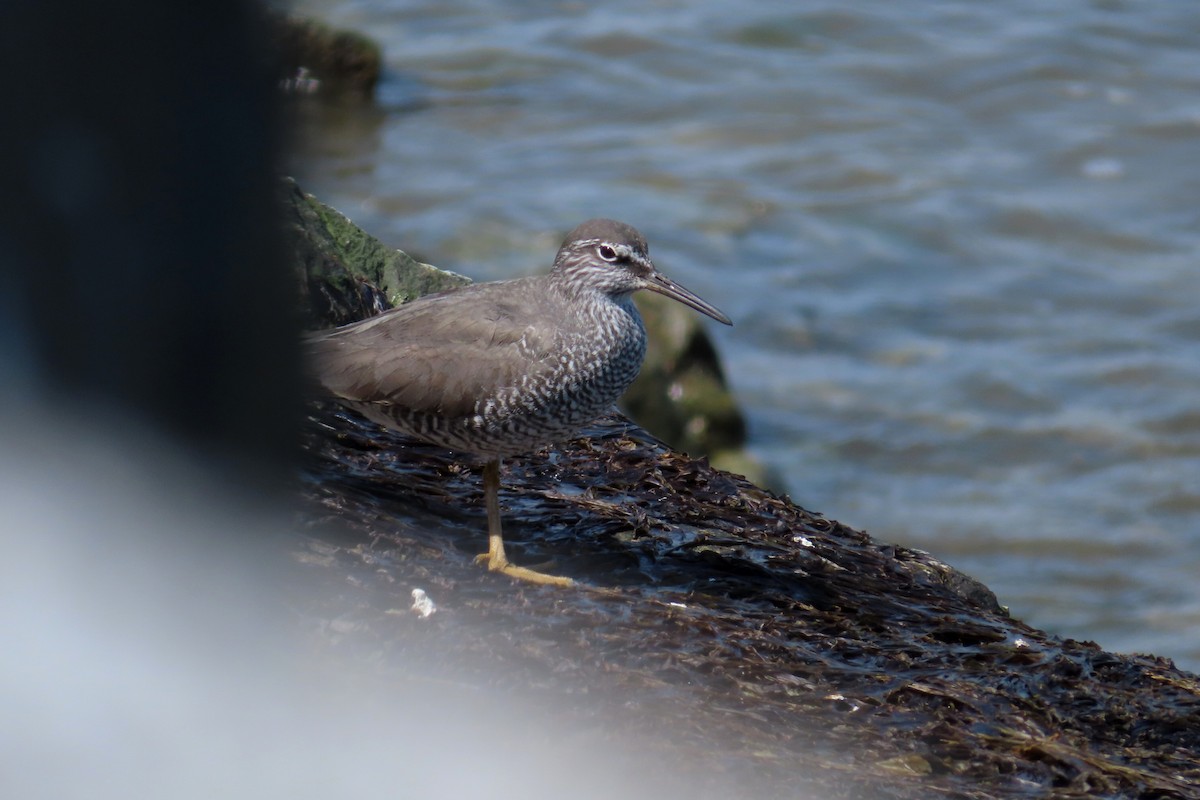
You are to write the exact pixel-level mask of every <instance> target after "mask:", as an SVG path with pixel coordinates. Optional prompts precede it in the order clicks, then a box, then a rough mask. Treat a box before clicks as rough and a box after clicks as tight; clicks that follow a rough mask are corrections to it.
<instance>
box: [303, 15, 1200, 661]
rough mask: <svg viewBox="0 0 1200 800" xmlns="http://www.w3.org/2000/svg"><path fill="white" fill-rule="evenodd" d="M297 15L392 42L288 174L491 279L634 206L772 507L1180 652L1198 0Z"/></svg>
mask: <svg viewBox="0 0 1200 800" xmlns="http://www.w3.org/2000/svg"><path fill="white" fill-rule="evenodd" d="M295 8H296V10H298V11H300V12H303V13H306V14H310V15H313V16H317V17H319V18H321V19H324V20H326V21H328V22H331V23H333V24H335V25H337V26H341V27H346V28H351V29H355V30H359V31H362V32H364V33H367V34H369V35H370V36H372V37H374V38H375V39H376V40H377V41H378V42H379V43H380V44H381V45H382V46H383V48H384V52H385V54H386V66H387V73H386V75H385V79H384V82H383V84H382V85H381V87H380V91H379V102H378V103H377V105H376V106H375V107H374V108H373V109H368V110H362V109H355V108H353V107H350V108H345V109H338V110H332V111H327V112H325V113H322V114H320V115H318V118H317V119H315V120H313V121H310V124H308V125H306V126H305V129H304V130H303V131H302V132H301V133H302V143H301V145H300V147H299V152H298V155H297V158H296V160H295V163H294V165H293V167H292V170H293V172H294V173H295V174H296V175H297V177H298V178H299V179H300V180H301V182H302V185H303V186H304V187H305V188H306V189H308V190H309V191H313V192H316V193H317V194H318V195H319V196H320V197H321V198H322V199H324V200H325V201H327V202H330V203H332V204H333V205H335V206H338V207H339V208H341V209H342V210H343V211H345V212H346V213H347V214H349V215H350V216H351V217H352V218H353V219H355V221H357V222H358V223H360V224H361V225H363V226H364V227H365V228H367V229H368V230H369V231H371V232H372V233H374V234H375V235H377V236H379V237H380V238H382V239H383V240H385V241H386V242H388V243H391V244H393V245H395V246H397V247H403V248H404V249H406V250H409V251H410V252H413V253H415V254H417V255H418V256H420V257H423V258H425V259H426V260H429V261H432V262H433V263H436V264H438V265H439V266H443V267H447V268H451V269H454V270H457V271H460V272H463V273H466V274H468V275H470V276H472V277H474V278H476V279H483V280H487V279H495V278H501V277H508V276H513V275H517V274H525V273H529V272H534V271H539V270H544V269H545V268H547V267H548V265H549V263H550V260H551V258H552V256H553V253H554V250H555V248H556V247H557V244H558V242H559V240H560V238H561V235H562V234H563V233H564V232H565V231H566V230H568V229H569V228H571V227H572V226H574V225H575V224H576V223H577V222H579V221H580V220H582V219H584V218H586V217H590V216H602V215H603V216H613V217H617V218H620V219H623V220H626V221H628V222H631V223H633V224H634V225H636V226H637V227H639V228H641V229H642V230H643V232H644V233H646V234H647V237H648V238H649V240H650V243H651V249H652V253H653V254H654V256H655V258H656V261H657V262H658V264H659V266H660V267H661V268H663V269H664V271H665V272H667V273H668V274H670V275H672V276H674V277H676V278H678V279H679V280H680V281H681V282H682V283H684V284H685V285H687V286H688V287H690V288H692V289H694V290H696V291H697V292H698V293H699V294H701V295H702V296H704V297H705V298H707V299H710V300H712V301H713V302H714V303H716V304H717V305H719V306H720V307H721V308H722V309H723V310H724V311H725V312H726V313H728V314H729V315H730V316H731V317H733V318H734V320H735V322H736V326H735V327H734V328H732V329H722V328H720V326H715V325H714V326H712V328H713V329H712V333H713V335H714V337H715V338H716V341H717V343H718V346H719V347H720V350H721V352H722V354H723V356H724V358H725V362H726V364H727V366H728V372H729V377H730V380H731V382H732V384H733V386H734V388H735V390H736V392H737V394H738V396H739V397H740V399H741V401H742V403H743V405H744V407H745V409H746V412H747V414H748V416H749V420H750V423H751V437H752V441H751V446H752V449H753V450H754V452H756V453H757V454H758V455H759V456H760V457H761V458H762V459H763V460H765V461H767V462H769V463H770V464H772V465H774V466H776V467H777V468H778V469H779V471H780V472H782V473H783V474H784V475H785V476H786V479H787V482H788V486H789V489H790V492H791V494H792V496H793V497H794V498H795V499H796V500H797V501H798V502H800V503H801V504H803V505H804V506H806V507H808V508H811V509H814V510H819V511H822V512H824V513H826V514H827V515H829V516H832V517H835V518H837V519H840V520H842V521H843V522H845V523H847V524H849V525H852V526H854V527H860V528H866V529H867V530H869V531H870V532H871V533H872V534H873V535H875V536H876V537H878V538H880V539H883V540H888V541H893V542H899V543H903V544H906V545H909V546H913V547H918V548H921V549H925V550H929V551H932V552H933V553H935V554H936V555H938V556H939V557H942V558H943V559H944V560H946V561H948V562H950V563H952V564H954V565H955V566H957V567H959V568H961V569H963V570H965V571H967V572H969V573H971V574H973V575H975V576H976V577H978V578H980V579H982V580H983V581H984V582H985V583H987V584H988V585H989V586H990V587H991V588H992V589H994V590H995V591H996V593H997V594H998V595H999V597H1000V600H1001V602H1002V603H1004V604H1006V605H1008V606H1010V607H1011V609H1012V612H1013V613H1014V614H1015V615H1016V616H1018V617H1021V618H1023V619H1025V620H1027V621H1029V622H1031V623H1033V624H1035V625H1038V626H1040V627H1043V628H1046V629H1048V630H1051V631H1054V632H1056V633H1059V634H1062V635H1066V636H1071V637H1073V638H1081V639H1094V640H1095V641H1097V642H1099V643H1100V644H1102V645H1103V646H1105V647H1106V648H1109V649H1113V650H1117V651H1126V652H1128V651H1141V652H1153V653H1157V654H1160V655H1166V656H1170V657H1172V658H1174V659H1176V661H1177V663H1179V664H1180V665H1181V666H1185V667H1188V668H1191V669H1200V47H1198V46H1197V43H1198V42H1200V4H1197V3H1192V2H1169V1H1168V0H1163V1H1162V2H1141V3H1133V2H1121V0H1104V1H1103V2H1102V1H1100V0H1097V1H1096V2H1082V0H1064V1H1063V2H1059V3H1053V4H1051V3H1044V2H1032V1H1029V0H1023V1H1020V2H1009V3H974V2H935V1H934V0H913V1H912V2H906V3H894V2H891V1H890V0H868V1H867V2H856V3H853V4H847V3H834V2H796V1H795V0H792V1H791V2H757V3H737V4H733V3H725V2H720V1H719V0H689V2H683V0H664V1H663V2H651V3H644V2H632V1H631V0H621V1H620V2H610V3H604V4H591V3H583V2H517V1H516V0H510V1H509V2H481V1H477V2H469V0H437V1H436V2H434V1H433V0H426V2H406V3H401V2H386V1H385V0H359V2H346V1H345V0H305V2H301V3H299V4H298V5H297V6H296V7H295Z"/></svg>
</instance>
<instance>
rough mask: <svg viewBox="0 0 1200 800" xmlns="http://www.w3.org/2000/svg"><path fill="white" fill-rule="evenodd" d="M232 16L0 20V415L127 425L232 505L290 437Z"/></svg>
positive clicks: (283, 305) (74, 8)
mask: <svg viewBox="0 0 1200 800" xmlns="http://www.w3.org/2000/svg"><path fill="white" fill-rule="evenodd" d="M262 28H263V26H262V25H260V24H259V16H258V14H257V12H256V11H255V9H254V7H253V6H252V5H251V4H249V3H245V2H232V1H231V0H216V2H209V3H203V4H192V3H158V2H144V1H143V2H139V1H138V0H122V1H118V2H115V3H54V2H49V3H42V2H28V1H27V0H16V2H6V3H4V4H0V66H2V69H3V74H4V75H5V76H6V78H5V80H4V82H3V87H2V88H0V97H2V98H3V105H4V108H5V109H6V111H5V119H4V124H3V126H0V142H2V144H3V146H0V175H3V176H4V179H3V181H0V186H2V187H3V188H2V189H0V192H2V195H0V196H2V197H3V199H2V200H0V270H2V271H0V397H2V398H3V400H0V402H2V403H5V404H6V405H14V406H15V405H25V406H34V407H39V408H47V407H51V406H52V407H54V408H56V409H57V411H56V413H61V414H64V415H68V416H69V417H71V418H80V419H85V420H93V421H96V422H97V423H101V421H102V424H104V425H105V426H109V427H112V426H123V425H127V424H128V425H130V426H133V427H143V426H144V428H145V429H146V430H148V431H151V432H153V433H157V434H162V435H165V436H167V437H169V438H171V439H173V440H174V441H175V442H177V443H178V444H179V445H180V446H181V447H183V448H186V449H187V450H188V451H189V452H190V453H191V455H192V456H193V457H195V458H196V459H197V460H198V462H203V463H205V464H207V465H208V467H209V468H210V469H211V470H212V472H213V473H214V474H220V475H222V476H224V478H225V479H227V480H228V481H229V482H230V483H232V484H235V485H241V486H243V487H245V488H248V489H256V488H261V487H264V486H268V485H271V486H276V487H277V486H279V485H281V476H286V474H287V464H288V462H289V461H290V458H291V455H292V452H293V448H294V444H293V443H294V438H295V423H296V419H297V414H296V401H295V398H296V394H297V385H298V384H297V381H296V377H295V376H296V375H297V366H296V356H295V353H296V347H295V342H294V336H293V335H292V330H293V327H294V326H293V325H292V323H291V322H290V319H291V315H292V311H291V307H292V297H293V295H292V293H291V292H290V291H289V288H288V283H287V281H286V278H285V272H284V270H283V262H282V259H281V254H280V250H279V247H278V241H277V237H276V235H275V230H276V227H275V225H274V219H275V216H276V215H275V211H274V209H273V207H272V206H271V204H270V197H271V185H272V180H273V173H274V171H275V161H276V157H277V147H276V138H277V137H276V128H277V125H276V120H275V118H274V110H275V107H276V106H275V97H276V94H277V93H276V91H275V90H274V84H273V72H272V70H271V65H270V61H271V59H270V58H268V56H267V53H268V52H269V49H268V47H267V46H266V45H265V44H264V37H263V36H262V35H261V32H262Z"/></svg>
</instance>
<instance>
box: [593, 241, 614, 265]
mask: <svg viewBox="0 0 1200 800" xmlns="http://www.w3.org/2000/svg"><path fill="white" fill-rule="evenodd" d="M596 252H597V253H598V254H599V255H600V257H601V258H603V259H604V260H605V261H616V260H617V251H616V250H613V249H612V248H611V247H609V246H608V245H606V244H602V245H600V246H599V247H597V248H596Z"/></svg>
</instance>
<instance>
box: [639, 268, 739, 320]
mask: <svg viewBox="0 0 1200 800" xmlns="http://www.w3.org/2000/svg"><path fill="white" fill-rule="evenodd" d="M646 281H647V284H648V285H647V286H646V288H647V289H649V290H650V291H652V292H657V293H658V294H661V295H664V296H665V297H669V298H671V299H672V300H678V301H679V302H681V303H683V304H684V305H685V306H688V307H689V308H694V309H696V310H697V311H699V312H700V313H701V314H704V315H705V316H709V317H712V318H713V319H715V320H716V321H717V322H722V323H724V324H726V325H732V324H733V321H732V320H731V319H729V317H727V316H725V315H724V314H722V313H721V311H720V310H719V309H718V308H717V307H716V306H713V305H710V304H708V303H706V302H704V301H703V300H701V299H700V298H699V297H697V296H696V295H694V294H692V293H691V292H690V291H688V290H687V289H685V288H683V287H682V286H680V285H679V284H678V283H676V282H675V281H673V280H671V279H670V278H668V277H667V276H666V275H663V274H662V273H661V272H658V271H655V272H652V273H650V276H649V277H648V278H646Z"/></svg>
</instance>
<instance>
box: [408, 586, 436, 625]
mask: <svg viewBox="0 0 1200 800" xmlns="http://www.w3.org/2000/svg"><path fill="white" fill-rule="evenodd" d="M412 599H413V604H412V610H413V613H415V614H416V615H417V616H418V617H420V618H421V619H429V617H431V616H432V615H433V612H435V611H437V605H435V604H434V602H433V600H431V599H430V597H429V595H427V594H425V590H424V589H413V590H412Z"/></svg>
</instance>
